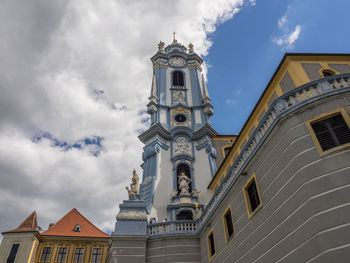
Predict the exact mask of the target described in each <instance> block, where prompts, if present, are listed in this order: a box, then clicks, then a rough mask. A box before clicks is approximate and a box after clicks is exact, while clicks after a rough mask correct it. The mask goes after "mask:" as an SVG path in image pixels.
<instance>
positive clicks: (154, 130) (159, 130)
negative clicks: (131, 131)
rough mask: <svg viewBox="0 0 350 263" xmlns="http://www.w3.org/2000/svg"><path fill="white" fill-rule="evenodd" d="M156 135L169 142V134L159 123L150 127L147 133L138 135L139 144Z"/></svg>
mask: <svg viewBox="0 0 350 263" xmlns="http://www.w3.org/2000/svg"><path fill="white" fill-rule="evenodd" d="M156 135H159V136H160V137H162V138H163V139H165V140H171V138H172V137H171V135H170V133H169V132H168V131H167V130H166V129H165V128H164V127H163V125H162V124H160V123H156V124H154V125H153V126H151V127H150V128H149V129H148V130H147V131H145V132H143V133H142V134H140V135H139V137H138V138H139V139H140V141H141V142H143V143H145V142H146V141H148V140H149V139H151V138H152V137H154V136H156Z"/></svg>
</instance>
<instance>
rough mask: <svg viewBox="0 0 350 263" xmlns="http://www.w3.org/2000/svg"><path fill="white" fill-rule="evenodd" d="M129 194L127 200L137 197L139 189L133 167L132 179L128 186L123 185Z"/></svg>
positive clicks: (137, 178) (137, 177)
mask: <svg viewBox="0 0 350 263" xmlns="http://www.w3.org/2000/svg"><path fill="white" fill-rule="evenodd" d="M125 188H126V190H127V191H128V194H129V200H136V199H137V193H138V191H139V176H138V175H137V173H136V171H135V169H134V171H133V172H132V180H131V184H130V189H129V187H125Z"/></svg>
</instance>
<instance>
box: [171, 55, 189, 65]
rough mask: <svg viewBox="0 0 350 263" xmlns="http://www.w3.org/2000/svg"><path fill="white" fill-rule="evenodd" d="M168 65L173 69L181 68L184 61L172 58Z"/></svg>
mask: <svg viewBox="0 0 350 263" xmlns="http://www.w3.org/2000/svg"><path fill="white" fill-rule="evenodd" d="M169 63H170V65H172V66H174V67H182V66H184V65H185V63H186V61H185V60H184V59H183V58H180V57H173V58H171V59H170V60H169Z"/></svg>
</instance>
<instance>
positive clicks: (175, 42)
mask: <svg viewBox="0 0 350 263" xmlns="http://www.w3.org/2000/svg"><path fill="white" fill-rule="evenodd" d="M173 35H174V40H173V44H178V42H177V40H176V32H175V31H174V32H173Z"/></svg>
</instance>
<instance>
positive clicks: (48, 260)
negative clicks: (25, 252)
mask: <svg viewBox="0 0 350 263" xmlns="http://www.w3.org/2000/svg"><path fill="white" fill-rule="evenodd" d="M45 248H50V254H49V257H48V258H47V260H45V261H43V260H42V258H43V253H44V249H45ZM52 252H53V249H52V246H43V247H42V249H41V253H40V258H39V262H50V261H51V257H52Z"/></svg>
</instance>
